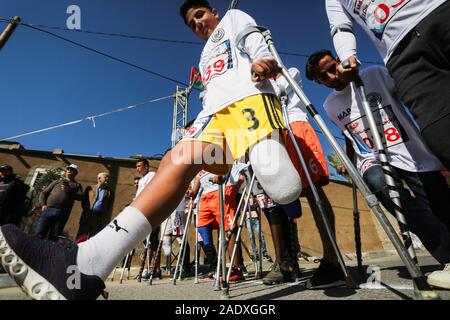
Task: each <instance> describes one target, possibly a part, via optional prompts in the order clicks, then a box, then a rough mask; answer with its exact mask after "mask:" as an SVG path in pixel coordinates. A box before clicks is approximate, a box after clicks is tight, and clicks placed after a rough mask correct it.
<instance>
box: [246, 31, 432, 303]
mask: <svg viewBox="0 0 450 320" xmlns="http://www.w3.org/2000/svg"><path fill="white" fill-rule="evenodd" d="M253 32H258V33H261V34H262V35H263V37H264V39H265V41H266V42H267V45H268V47H269V50H270V51H271V53H272V54H273V56H274V58H275V59H276V60H277V62H278V64H279V66H280V67H281V69H282V74H283V76H284V77H285V78H286V80H287V81H288V82H289V84H290V85H291V86H292V88H293V89H294V91H295V93H296V94H297V96H298V97H299V98H300V100H301V101H302V103H303V104H304V105H305V106H306V109H307V110H308V112H309V113H310V115H311V116H312V117H313V119H314V121H315V122H316V124H317V125H318V126H319V128H320V129H321V131H322V132H323V134H324V135H325V137H326V138H327V140H328V141H329V142H330V144H331V146H332V147H333V149H334V151H335V152H336V154H337V155H338V156H339V158H340V159H341V161H342V162H343V164H344V166H345V167H346V169H347V171H348V172H349V174H350V176H351V177H352V179H353V181H354V182H355V184H356V186H357V187H358V189H359V190H360V192H361V194H362V195H363V197H364V199H365V200H366V202H367V205H368V206H369V208H371V210H372V211H373V213H374V214H375V216H376V217H377V219H378V221H379V223H380V224H381V226H382V227H383V229H384V231H385V232H386V234H387V236H388V237H389V239H390V240H391V242H392V244H393V245H394V247H395V249H396V250H397V253H398V254H399V256H400V258H401V259H402V261H403V263H404V264H405V266H406V268H407V269H408V272H409V273H410V275H411V277H412V279H413V281H414V282H415V285H416V289H417V290H415V294H416V297H418V298H423V299H439V296H438V294H437V293H436V292H435V291H433V290H432V289H431V287H430V286H429V284H428V283H427V282H426V279H425V276H424V275H423V273H422V271H421V270H420V269H419V267H418V266H417V264H416V263H415V262H414V260H413V259H411V257H410V256H409V254H408V252H407V250H406V249H405V247H404V246H403V244H402V242H401V241H400V239H399V237H398V236H397V234H396V232H395V229H394V228H393V227H392V225H391V224H390V223H389V220H388V219H387V218H386V215H385V214H384V212H383V210H382V209H381V207H380V205H379V201H378V199H377V198H376V196H375V195H374V194H373V193H372V192H371V191H370V189H369V187H368V186H367V185H366V183H365V182H364V180H363V178H362V177H361V176H360V175H359V173H358V171H357V170H356V168H355V167H354V166H353V164H352V162H351V161H350V159H349V158H348V157H347V155H346V154H345V152H344V150H342V148H341V146H340V145H339V143H338V142H337V140H336V138H334V136H333V134H332V133H331V131H330V130H329V129H328V127H327V125H326V124H325V121H324V120H323V119H322V117H321V116H320V115H319V113H318V112H317V110H316V108H315V107H314V105H313V104H312V103H311V102H310V101H309V99H308V98H307V97H306V95H305V94H304V92H303V90H302V89H301V88H300V86H299V85H298V84H297V82H296V81H295V80H294V79H293V78H292V77H291V75H290V74H289V71H288V70H287V68H286V67H285V66H284V65H283V62H282V60H281V58H280V55H279V54H278V51H277V50H276V48H275V45H274V42H273V39H272V35H271V33H270V31H269V30H268V29H267V28H264V27H250V28H249V29H247V30H244V31H243V32H242V33H241V35H238V40H239V39H242V38H243V37H242V36H246V35H248V34H250V33H253ZM238 43H239V42H238Z"/></svg>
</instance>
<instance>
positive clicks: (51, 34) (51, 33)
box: [24, 25, 188, 86]
mask: <svg viewBox="0 0 450 320" xmlns="http://www.w3.org/2000/svg"><path fill="white" fill-rule="evenodd" d="M24 26H26V27H27V28H30V29H34V30H36V31H39V32H43V33H46V34H48V35H50V36H52V37H55V38H57V39H60V40H63V41H66V42H68V43H71V44H73V45H75V46H78V47H80V48H83V49H86V50H88V51H91V52H94V53H96V54H99V55H102V56H104V57H106V58H109V59H111V60H114V61H117V62H120V63H123V64H125V65H128V66H130V67H133V68H136V69H139V70H141V71H144V72H147V73H150V74H152V75H154V76H157V77H160V78H162V79H165V80H169V81H172V82H175V83H178V84H181V85H184V86H188V84H187V83H185V82H182V81H179V80H177V79H174V78H170V77H168V76H165V75H163V74H161V73H158V72H155V71H152V70H149V69H147V68H144V67H141V66H138V65H136V64H134V63H131V62H128V61H125V60H123V59H120V58H117V57H114V56H112V55H110V54H108V53H105V52H102V51H99V50H97V49H93V48H91V47H88V46H86V45H84V44H81V43H79V42H75V41H73V40H70V39H67V38H65V37H62V36H60V35H57V34H55V33H53V32H50V31H47V30H43V29H40V28H37V27H33V26H30V25H24Z"/></svg>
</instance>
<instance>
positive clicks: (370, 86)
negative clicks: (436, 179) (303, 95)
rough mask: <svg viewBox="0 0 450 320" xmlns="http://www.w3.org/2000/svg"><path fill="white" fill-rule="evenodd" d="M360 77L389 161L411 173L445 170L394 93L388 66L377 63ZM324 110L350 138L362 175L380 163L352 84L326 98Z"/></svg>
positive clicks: (365, 70)
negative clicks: (377, 64) (380, 65)
mask: <svg viewBox="0 0 450 320" xmlns="http://www.w3.org/2000/svg"><path fill="white" fill-rule="evenodd" d="M361 78H362V80H363V81H364V84H365V89H366V94H367V96H368V99H369V102H370V105H371V108H372V110H373V114H374V117H375V121H376V122H377V127H378V129H379V132H380V135H381V136H382V141H383V143H384V147H385V148H386V151H387V155H388V160H389V163H390V164H391V165H392V166H394V167H396V168H400V169H403V170H407V171H410V172H429V171H437V170H442V169H443V166H442V164H441V162H440V161H439V160H438V159H437V158H436V157H435V156H434V155H433V154H432V153H431V151H430V150H429V149H428V147H427V146H426V145H425V143H424V142H423V140H422V138H421V137H420V135H419V131H418V129H417V127H416V126H415V125H414V122H413V121H412V120H411V117H410V116H409V115H408V114H407V113H406V111H405V108H404V107H403V105H402V104H401V102H400V101H399V100H398V99H397V98H396V97H395V96H394V93H393V92H394V82H393V80H392V78H391V77H390V76H389V73H388V71H387V69H386V68H384V67H378V66H376V67H370V68H367V69H364V70H363V71H362V72H361ZM324 109H325V111H326V112H327V114H328V116H329V117H330V119H331V121H333V123H334V124H336V125H337V126H338V127H339V129H341V130H342V131H343V132H344V134H345V136H346V137H347V138H349V139H350V140H351V142H352V145H353V148H354V150H355V152H356V154H357V160H358V162H357V167H358V169H359V170H360V172H361V174H364V172H365V171H366V170H367V169H368V168H370V167H371V166H373V165H375V164H379V162H378V161H377V151H376V147H375V146H374V142H373V135H372V133H371V132H370V129H369V125H368V123H367V120H366V116H365V115H364V109H363V107H362V106H361V105H360V104H359V103H357V99H356V92H354V91H353V89H352V87H351V86H350V85H349V86H347V87H346V88H345V89H344V90H342V91H335V92H333V93H331V94H330V95H329V96H328V98H327V99H326V100H325V103H324ZM383 132H384V134H383Z"/></svg>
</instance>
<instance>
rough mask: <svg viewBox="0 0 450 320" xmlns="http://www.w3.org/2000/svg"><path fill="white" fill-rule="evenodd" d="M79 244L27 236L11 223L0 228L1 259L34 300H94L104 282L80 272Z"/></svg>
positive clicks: (104, 294) (103, 286)
mask: <svg viewBox="0 0 450 320" xmlns="http://www.w3.org/2000/svg"><path fill="white" fill-rule="evenodd" d="M77 251H78V246H77V245H76V244H75V243H73V242H71V243H67V244H61V243H58V242H54V241H49V240H42V239H40V238H39V237H36V236H29V235H27V234H25V233H24V232H22V230H20V229H19V228H17V227H16V226H14V225H11V224H8V225H5V226H2V227H1V228H0V262H1V264H2V265H3V267H4V268H5V270H6V272H8V274H9V275H10V276H11V277H12V278H13V279H14V281H15V282H16V283H17V284H18V285H19V287H20V288H21V289H22V290H23V291H24V292H25V293H26V294H27V295H28V296H29V297H30V298H32V299H35V300H66V299H67V300H94V299H97V297H98V296H99V295H103V297H105V298H106V297H107V294H106V293H105V292H104V291H103V290H104V289H105V284H104V282H103V281H102V279H100V278H99V277H97V276H89V275H85V274H83V273H81V272H79V270H78V267H77Z"/></svg>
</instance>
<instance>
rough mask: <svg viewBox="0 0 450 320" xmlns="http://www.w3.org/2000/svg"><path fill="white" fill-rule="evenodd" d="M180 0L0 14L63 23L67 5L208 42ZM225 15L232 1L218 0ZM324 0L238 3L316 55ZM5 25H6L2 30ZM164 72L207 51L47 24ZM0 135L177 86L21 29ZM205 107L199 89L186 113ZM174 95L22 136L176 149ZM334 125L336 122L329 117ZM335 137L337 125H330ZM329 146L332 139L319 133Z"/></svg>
mask: <svg viewBox="0 0 450 320" xmlns="http://www.w3.org/2000/svg"><path fill="white" fill-rule="evenodd" d="M181 3H182V1H181V0H177V1H173V0H166V1H157V0H128V1H123V0H122V1H121V0H71V1H66V0H40V1H39V2H36V1H31V0H14V1H11V0H8V1H6V0H0V18H11V17H12V16H15V15H18V16H20V17H21V18H22V21H23V22H25V23H31V24H41V25H47V26H54V27H60V28H65V27H66V20H67V18H68V17H69V14H67V13H66V10H67V8H68V6H69V5H78V6H79V7H80V9H81V29H82V30H85V31H86V30H88V31H99V32H106V33H120V34H129V35H137V36H144V37H151V38H161V39H170V40H183V41H195V42H201V40H200V39H197V38H196V37H195V35H193V34H192V33H191V32H190V30H189V29H188V28H186V27H185V25H184V24H183V22H182V20H181V18H180V17H179V14H178V7H179V5H180V4H181ZM211 3H212V4H213V6H214V7H216V8H217V9H218V10H219V11H220V12H221V13H224V12H225V11H226V9H227V8H228V5H229V3H230V1H228V0H227V1H224V0H220V1H211ZM324 4H325V1H324V0H316V1H306V0H299V1H294V0H278V1H256V0H241V1H240V4H239V8H240V9H241V10H243V11H245V12H247V13H249V14H250V15H251V16H253V17H254V18H255V20H256V21H257V23H258V24H260V25H264V26H266V27H268V28H269V29H270V30H271V31H272V34H273V37H274V40H275V44H276V46H277V48H278V50H279V51H280V52H288V53H296V54H310V53H312V52H313V51H315V50H317V49H321V48H331V49H332V41H331V38H330V34H329V26H328V21H327V18H326V13H325V8H324ZM5 26H6V23H5V22H0V29H2V30H3V28H4V27H5ZM45 30H48V31H51V32H54V33H56V34H58V35H60V36H63V37H66V38H69V39H71V40H73V41H76V42H79V43H82V44H83V45H86V46H88V47H91V48H94V49H96V50H99V51H102V52H105V53H108V54H110V55H112V56H115V57H118V58H120V59H123V60H126V61H128V62H131V63H133V64H136V65H138V66H141V67H144V68H146V69H149V70H151V71H154V72H157V73H160V74H163V75H165V76H167V77H170V78H174V79H177V80H179V81H182V82H188V77H189V71H190V68H191V66H194V65H197V63H198V57H199V54H200V51H201V49H202V47H201V46H200V45H195V44H179V43H169V42H158V41H148V40H136V39H126V38H120V37H111V36H101V35H94V34H88V33H74V32H67V31H61V30H50V29H45ZM359 33H360V36H359V42H358V51H359V57H360V59H362V60H364V61H375V62H381V59H380V58H379V55H378V53H377V52H376V50H375V48H374V46H373V45H372V44H371V43H370V41H369V40H368V38H367V37H366V36H365V35H364V34H361V32H359ZM282 58H283V60H284V62H285V64H286V65H287V66H296V67H297V68H299V69H300V70H301V71H303V70H304V66H305V62H306V58H305V57H301V56H291V55H282ZM0 70H1V73H0V74H1V76H0V88H1V90H0V108H1V110H2V122H1V125H0V139H3V138H7V137H11V136H15V135H19V134H23V133H26V132H31V131H34V130H38V129H42V128H46V127H50V126H54V125H58V124H62V123H66V122H69V121H73V120H77V119H81V118H84V117H86V116H90V115H96V114H100V113H103V112H107V111H111V110H113V109H116V108H120V107H124V106H129V105H132V104H135V103H139V102H142V101H146V100H150V99H155V98H160V97H164V96H168V95H171V94H173V93H174V92H175V88H176V85H177V84H176V83H174V82H171V81H168V80H165V79H162V78H159V77H157V76H155V75H152V74H149V73H146V72H143V71H141V70H138V69H135V68H132V67H130V66H127V65H125V64H121V63H118V62H116V61H112V60H110V59H107V58H106V57H104V56H101V55H98V54H95V53H92V52H89V51H87V50H85V49H82V48H79V47H76V46H74V45H72V44H69V43H67V42H64V41H62V40H60V39H56V38H54V37H51V36H49V35H47V34H45V33H42V32H39V31H36V30H33V29H30V28H27V27H25V26H19V27H18V28H17V29H16V31H15V33H14V34H13V36H12V37H11V38H10V40H9V41H8V43H7V44H6V45H5V47H4V48H3V49H2V50H1V51H0ZM303 83H304V90H305V92H306V94H307V96H308V97H309V98H310V100H311V101H312V102H313V103H314V104H315V105H316V106H317V107H318V109H319V112H320V113H321V114H322V116H323V117H324V118H326V115H325V114H324V112H323V109H322V107H321V105H322V103H323V101H324V100H325V98H326V96H327V94H328V93H329V92H330V91H329V89H327V88H325V87H322V86H319V85H317V84H314V83H312V82H310V81H308V80H307V79H306V78H304V79H303ZM199 110H200V104H199V102H198V94H197V93H196V92H194V93H193V94H192V95H191V97H190V112H189V114H188V119H189V120H190V119H193V118H195V117H196V115H197V113H198V112H199ZM172 112H173V100H172V99H169V100H164V101H161V102H158V103H155V104H150V105H147V106H143V107H140V108H136V109H133V110H130V111H126V112H122V113H116V114H114V115H111V116H107V117H102V118H98V119H96V126H95V127H94V126H93V124H92V122H89V121H84V122H82V123H79V124H76V125H73V126H68V127H64V128H59V129H55V130H52V131H47V132H43V133H39V134H35V135H32V136H27V137H23V138H18V139H16V141H18V142H20V143H22V144H23V145H24V146H25V147H26V148H28V149H36V150H53V149H56V148H62V149H64V151H65V152H66V153H75V154H83V155H103V156H112V157H129V156H133V155H136V154H144V155H147V156H152V155H156V154H160V153H163V152H164V150H166V149H167V148H168V147H170V144H171V142H170V137H171V128H172ZM328 123H329V122H328ZM329 126H330V128H331V129H332V131H333V132H334V133H335V135H337V136H340V133H339V132H338V131H337V129H336V128H335V127H334V126H333V125H332V124H330V125H329ZM319 137H320V138H321V141H322V144H323V147H324V149H325V150H326V152H327V153H328V152H329V149H330V148H329V145H328V143H327V142H326V140H325V139H324V138H323V136H322V135H321V134H319Z"/></svg>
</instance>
